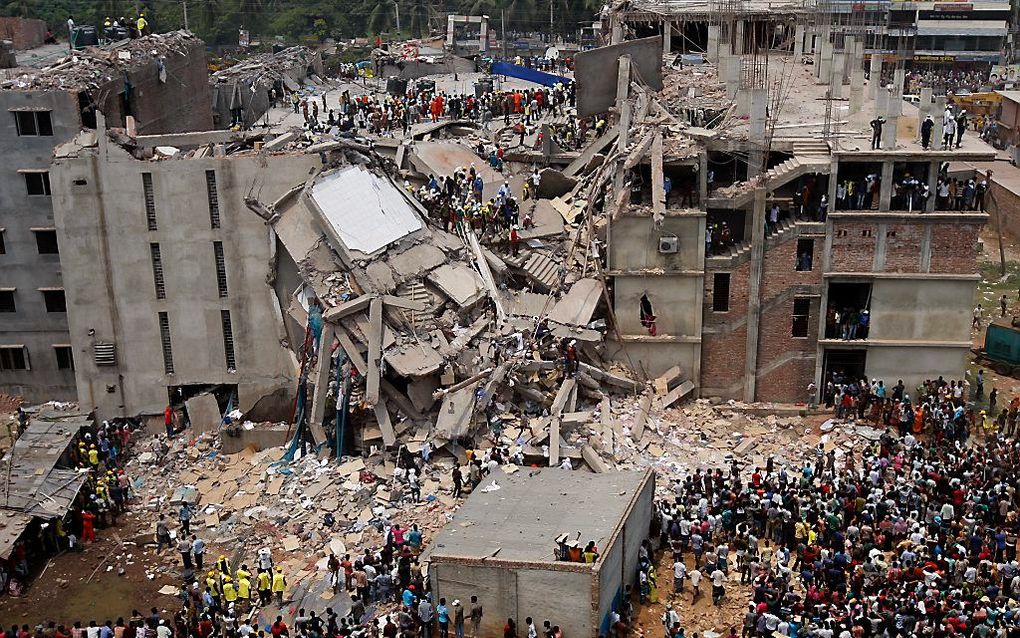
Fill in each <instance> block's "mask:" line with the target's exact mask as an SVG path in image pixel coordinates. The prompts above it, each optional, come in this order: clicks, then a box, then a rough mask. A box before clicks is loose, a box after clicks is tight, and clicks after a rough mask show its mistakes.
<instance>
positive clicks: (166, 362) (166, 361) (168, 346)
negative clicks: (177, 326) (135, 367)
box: [159, 312, 174, 374]
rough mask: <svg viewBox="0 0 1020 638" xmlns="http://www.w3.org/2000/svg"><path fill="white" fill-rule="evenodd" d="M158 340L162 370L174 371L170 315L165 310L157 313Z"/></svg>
mask: <svg viewBox="0 0 1020 638" xmlns="http://www.w3.org/2000/svg"><path fill="white" fill-rule="evenodd" d="M159 340H160V343H161V345H162V347H163V372H165V373H166V374H173V373H174V348H173V344H172V343H170V317H169V316H168V315H167V313H165V312H161V313H159Z"/></svg>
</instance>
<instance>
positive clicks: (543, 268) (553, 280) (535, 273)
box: [523, 251, 560, 292]
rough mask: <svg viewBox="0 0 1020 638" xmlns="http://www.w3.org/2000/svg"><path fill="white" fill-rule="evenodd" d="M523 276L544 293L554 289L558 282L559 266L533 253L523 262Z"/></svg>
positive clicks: (539, 254) (541, 255) (547, 258)
mask: <svg viewBox="0 0 1020 638" xmlns="http://www.w3.org/2000/svg"><path fill="white" fill-rule="evenodd" d="M523 270H524V275H525V276H526V277H527V278H528V279H530V280H531V281H533V282H534V283H535V284H536V285H537V286H538V287H539V288H541V289H543V290H545V291H546V292H548V291H551V290H553V289H554V288H556V286H557V284H559V281H560V266H559V264H558V263H557V262H555V261H553V260H552V259H550V258H549V257H547V256H546V255H544V254H542V253H540V252H537V251H536V252H533V253H531V256H530V257H528V259H527V261H525V262H524V266H523Z"/></svg>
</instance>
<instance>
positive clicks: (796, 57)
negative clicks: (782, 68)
mask: <svg viewBox="0 0 1020 638" xmlns="http://www.w3.org/2000/svg"><path fill="white" fill-rule="evenodd" d="M803 55H804V25H803V24H798V25H797V27H796V28H795V29H794V31H793V61H794V62H795V63H797V64H800V58H801V56H803Z"/></svg>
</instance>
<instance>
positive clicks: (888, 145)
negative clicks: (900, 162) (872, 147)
mask: <svg viewBox="0 0 1020 638" xmlns="http://www.w3.org/2000/svg"><path fill="white" fill-rule="evenodd" d="M889 99H892V97H890V98H889ZM899 119H900V117H899V116H898V115H886V116H885V124H883V125H882V150H884V151H893V150H896V125H897V123H898V122H899Z"/></svg>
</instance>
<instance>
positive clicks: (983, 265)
mask: <svg viewBox="0 0 1020 638" xmlns="http://www.w3.org/2000/svg"><path fill="white" fill-rule="evenodd" d="M981 238H982V239H983V240H984V252H983V253H982V254H981V256H980V257H979V258H978V262H979V266H980V269H981V282H980V283H979V284H978V288H977V292H976V298H975V301H974V304H975V306H976V305H977V304H979V303H980V304H981V306H982V307H983V308H984V311H985V315H984V316H985V320H984V322H983V323H982V325H981V326H980V327H979V328H974V329H972V330H971V338H972V342H973V346H974V347H975V348H981V347H983V346H984V340H985V327H986V326H987V325H988V322H989V321H990V320H992V319H997V318H999V316H1000V314H1001V313H1000V309H999V298H1000V297H1001V296H1002V295H1006V299H1007V301H1008V304H1009V305H1008V307H1007V310H1006V313H1007V316H1011V315H1020V240H1017V239H1016V238H1013V237H1011V236H1008V235H1007V236H1005V237H1004V241H1003V249H1004V250H1003V252H1004V253H1005V257H1006V276H1005V277H1003V276H1002V262H1001V260H1000V256H999V243H998V236H997V234H996V233H995V230H994V228H988V227H986V228H985V229H984V231H983V232H982V233H981ZM978 370H984V376H985V396H986V397H987V395H988V393H989V392H991V390H992V388H998V390H999V394H1000V397H1001V398H1000V400H999V405H1004V404H1005V403H1007V402H1008V399H1006V397H1007V396H1012V395H1015V394H1018V393H1020V379H1017V378H1014V377H1006V376H1003V375H1000V374H998V373H996V372H995V371H994V370H992V369H990V368H988V367H987V366H986V365H982V364H980V363H979V362H978V361H977V358H976V357H974V356H971V359H970V362H969V365H968V372H969V373H970V378H971V381H972V382H973V379H974V377H975V376H976V375H977V372H978Z"/></svg>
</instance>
